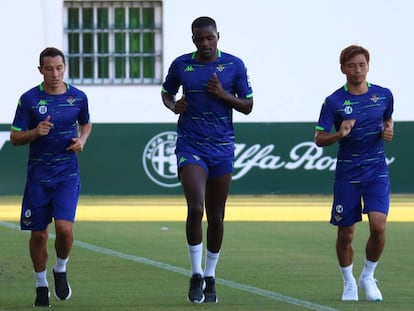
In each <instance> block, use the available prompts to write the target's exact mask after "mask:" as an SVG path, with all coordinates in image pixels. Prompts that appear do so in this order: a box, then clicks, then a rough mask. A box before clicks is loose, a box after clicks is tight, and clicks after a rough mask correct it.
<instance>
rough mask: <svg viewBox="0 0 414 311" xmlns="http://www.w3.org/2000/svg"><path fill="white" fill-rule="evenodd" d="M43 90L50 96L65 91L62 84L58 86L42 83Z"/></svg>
mask: <svg viewBox="0 0 414 311" xmlns="http://www.w3.org/2000/svg"><path fill="white" fill-rule="evenodd" d="M42 85H43V90H44V91H45V92H46V93H47V94H50V95H61V94H64V93H65V92H66V91H67V86H66V83H64V82H62V83H59V85H51V84H48V83H45V82H43V83H42Z"/></svg>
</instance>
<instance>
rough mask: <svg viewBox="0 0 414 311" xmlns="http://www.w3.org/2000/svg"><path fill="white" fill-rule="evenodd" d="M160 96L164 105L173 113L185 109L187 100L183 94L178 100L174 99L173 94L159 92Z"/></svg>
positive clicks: (181, 111)
mask: <svg viewBox="0 0 414 311" xmlns="http://www.w3.org/2000/svg"><path fill="white" fill-rule="evenodd" d="M161 98H162V101H163V103H164V106H165V107H167V108H168V109H170V110H171V111H172V112H174V113H175V114H179V113H183V112H184V111H186V110H187V102H186V100H185V95H184V94H183V95H182V96H181V98H180V99H179V100H177V101H176V100H175V96H174V95H171V94H168V93H165V92H161Z"/></svg>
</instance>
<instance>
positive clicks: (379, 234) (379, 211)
mask: <svg viewBox="0 0 414 311" xmlns="http://www.w3.org/2000/svg"><path fill="white" fill-rule="evenodd" d="M389 189H390V188H389V182H388V180H387V181H384V182H376V183H373V184H370V185H368V186H367V187H366V190H365V194H364V203H365V204H364V205H365V207H364V213H367V214H368V220H369V229H370V234H369V237H368V240H367V244H366V247H365V252H366V259H365V264H364V269H363V270H362V272H361V276H360V278H359V283H360V285H361V287H362V288H363V289H364V291H365V295H366V298H367V300H373V301H378V300H382V293H381V291H380V290H379V288H378V286H377V281H376V279H375V277H374V272H375V269H376V267H377V265H378V261H379V259H380V257H381V254H382V252H383V250H384V246H385V229H386V222H387V215H388V210H389V193H390V190H389Z"/></svg>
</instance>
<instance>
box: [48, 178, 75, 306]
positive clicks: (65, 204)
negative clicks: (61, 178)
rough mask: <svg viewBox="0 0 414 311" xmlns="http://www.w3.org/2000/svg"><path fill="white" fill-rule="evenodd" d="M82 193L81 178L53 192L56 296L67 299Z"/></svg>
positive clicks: (61, 185) (61, 184) (71, 180)
mask: <svg viewBox="0 0 414 311" xmlns="http://www.w3.org/2000/svg"><path fill="white" fill-rule="evenodd" d="M79 193H80V182H79V179H77V178H73V179H68V180H66V181H65V182H62V183H60V184H58V185H55V189H54V192H53V203H52V205H53V212H52V215H53V218H54V219H55V232H56V239H55V251H56V263H55V265H54V267H53V276H54V280H55V291H54V293H55V296H56V298H58V299H60V300H67V299H69V298H70V296H71V295H72V289H71V287H70V285H69V283H68V281H67V275H66V265H67V263H68V260H69V256H70V252H71V250H72V246H73V222H74V221H75V214H76V208H77V204H78V199H79Z"/></svg>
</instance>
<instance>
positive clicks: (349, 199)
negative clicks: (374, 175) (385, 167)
mask: <svg viewBox="0 0 414 311" xmlns="http://www.w3.org/2000/svg"><path fill="white" fill-rule="evenodd" d="M362 200H363V202H364V208H363V209H362ZM389 207H390V183H389V180H388V179H385V180H384V181H375V182H370V183H366V184H364V183H356V184H351V183H349V182H344V181H336V182H335V185H334V201H333V205H332V213H331V221H330V222H331V224H333V225H336V226H340V227H349V226H352V225H353V224H355V223H356V222H359V221H361V220H362V213H363V214H367V213H369V212H380V213H383V214H385V215H388V210H389Z"/></svg>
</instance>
